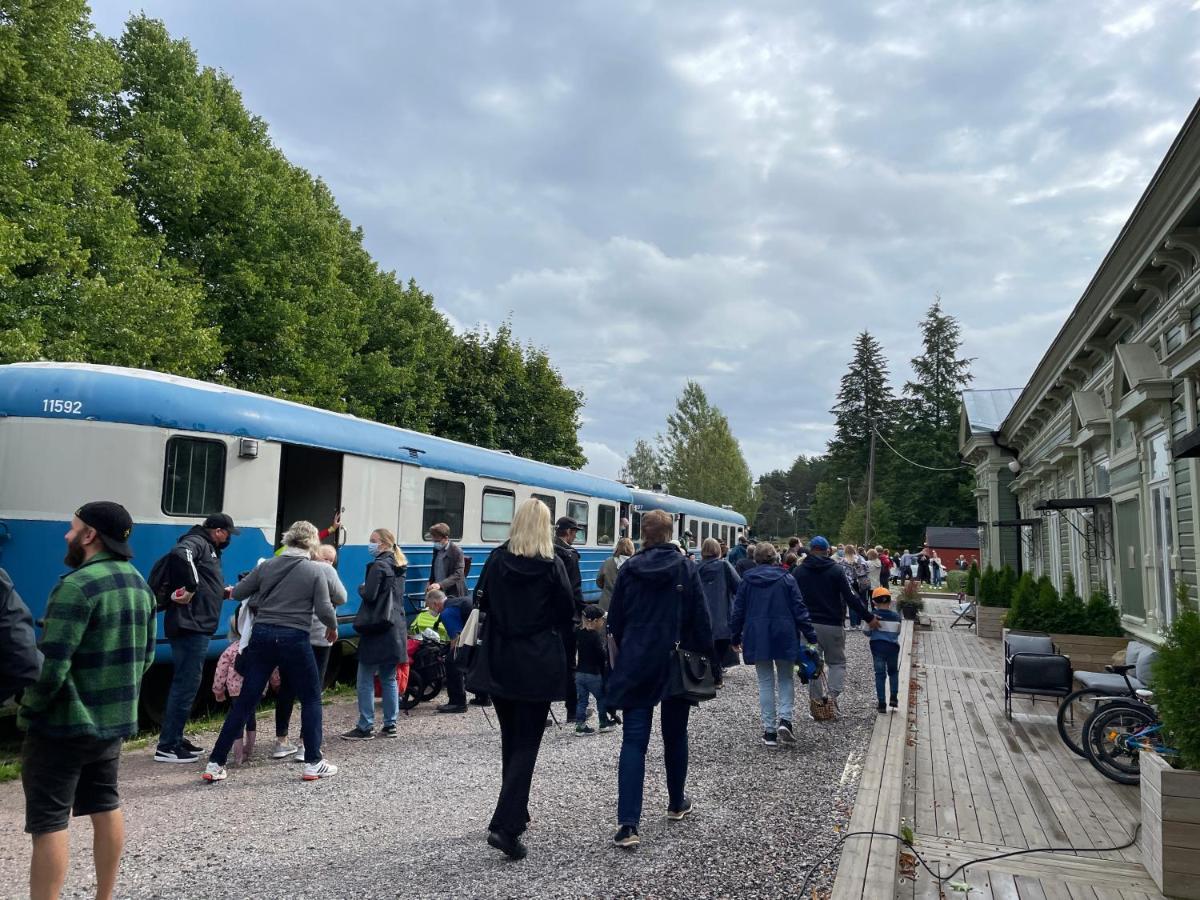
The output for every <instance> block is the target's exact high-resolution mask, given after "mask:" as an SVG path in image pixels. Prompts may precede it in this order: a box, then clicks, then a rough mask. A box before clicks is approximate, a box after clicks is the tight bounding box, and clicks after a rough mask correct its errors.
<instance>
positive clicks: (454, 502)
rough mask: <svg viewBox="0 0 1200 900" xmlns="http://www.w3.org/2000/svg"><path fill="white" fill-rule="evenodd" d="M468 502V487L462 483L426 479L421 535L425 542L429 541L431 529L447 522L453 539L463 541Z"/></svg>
mask: <svg viewBox="0 0 1200 900" xmlns="http://www.w3.org/2000/svg"><path fill="white" fill-rule="evenodd" d="M466 500H467V486H466V485H465V484H463V483H462V482H461V481H444V480H442V479H441V478H426V479H425V507H424V510H423V512H422V514H421V533H422V534H423V535H425V540H429V529H430V528H432V527H433V526H434V525H436V524H437V523H438V522H445V523H446V524H447V525H448V526H450V537H451V539H452V540H456V541H461V540H462V536H463V508H464V506H465V505H466Z"/></svg>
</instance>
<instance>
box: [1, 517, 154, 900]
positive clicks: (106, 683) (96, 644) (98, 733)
mask: <svg viewBox="0 0 1200 900" xmlns="http://www.w3.org/2000/svg"><path fill="white" fill-rule="evenodd" d="M132 530H133V520H132V519H131V518H130V517H129V513H128V512H126V511H125V508H124V507H123V506H121V505H120V504H119V503H112V502H109V501H100V502H96V503H86V504H84V505H83V506H81V507H80V508H79V509H78V510H77V511H76V513H75V516H74V518H73V519H72V520H71V530H70V531H68V532H67V534H66V540H67V555H66V560H65V561H66V564H67V565H68V566H69V567H70V568H71V570H72V571H71V572H69V573H67V574H66V575H64V576H63V577H62V578H61V579H60V580H59V582H58V584H57V586H55V588H54V591H53V592H52V593H51V594H50V602H49V604H48V605H47V607H46V617H45V620H44V622H45V626H44V629H43V631H42V643H41V650H42V653H43V655H44V656H45V661H44V663H43V664H42V671H41V675H40V677H39V678H38V680H37V681H36V682H35V683H34V684H32V685H31V686H30V687H29V688H27V689H26V691H25V695H24V697H23V698H22V701H21V710H20V714H19V717H18V723H19V724H20V726H21V727H22V728H24V729H25V730H26V732H27V733H26V735H25V742H24V744H23V746H22V748H21V784H22V786H23V787H24V789H25V831H26V832H27V833H29V834H30V835H32V836H33V860H32V863H31V864H30V868H29V895H30V896H31V897H38V898H41V897H57V896H58V895H59V893H60V892H61V891H62V886H63V882H64V881H65V880H66V877H67V863H68V850H69V842H68V838H67V823H68V822H69V820H70V817H71V813H72V811H74V814H75V815H76V816H89V817H91V820H92V831H93V838H92V853H93V856H94V857H95V867H96V896H97V897H98V898H110V897H112V893H113V888H114V887H115V885H116V881H117V869H118V868H119V866H120V862H121V851H122V849H123V847H124V842H125V823H124V819H123V817H122V814H121V803H120V798H119V796H118V794H117V770H118V765H119V763H120V759H121V742H122V740H124V739H125V738H127V737H129V736H130V735H132V734H133V733H134V732H135V731H137V707H138V690H139V687H140V685H141V681H142V676H144V675H145V674H146V670H147V669H149V668H150V664H151V663H152V662H153V661H154V643H155V630H156V628H155V620H154V595H153V594H152V593H151V592H150V589H149V588H148V587H147V586H146V582H145V581H143V580H142V576H141V575H139V574H138V572H137V570H136V569H135V568H134V567H133V566H132V565H131V564H130V562H129V560H130V559H131V558H132V556H133V553H132V551H131V550H130V549H129V543H128V541H129V534H130V532H131V531H132Z"/></svg>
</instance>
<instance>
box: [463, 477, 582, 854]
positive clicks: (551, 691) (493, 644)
mask: <svg viewBox="0 0 1200 900" xmlns="http://www.w3.org/2000/svg"><path fill="white" fill-rule="evenodd" d="M475 605H476V606H477V607H478V608H479V611H480V613H481V615H482V616H483V617H484V618H483V625H482V641H481V643H480V644H479V645H478V646H477V649H476V652H475V655H474V657H473V659H472V660H471V664H470V666H469V668H468V670H467V688H468V689H469V690H471V691H475V692H481V693H487V694H488V695H489V696H491V698H492V703H493V705H494V706H495V707H496V717H497V718H498V719H499V720H500V767H501V768H500V796H499V798H497V800H496V809H495V811H494V812H493V813H492V819H491V822H490V823H489V824H488V837H487V842H488V844H489V845H490V846H492V847H495V848H496V849H497V850H500V851H501V852H503V853H505V854H507V855H508V856H509V857H510V858H512V859H523V858H524V857H525V855H526V853H527V852H528V851H527V849H526V847H525V845H524V844H523V843H522V842H521V835H522V834H523V833H524V831H525V829H526V827H527V826H528V824H529V821H530V819H529V788H530V785H531V783H532V781H533V769H534V766H535V765H536V763H537V757H538V750H539V749H540V747H541V744H542V734H543V730H544V727H545V726H544V723H545V719H546V715H547V713H548V712H549V711H550V704H551V703H552V702H554V701H558V700H562V699H563V698H564V696H565V694H566V685H567V673H568V663H567V645H568V638H571V640H570V643H571V644H572V645H573V644H574V640H573V635H572V633H571V627H572V619H573V618H574V614H575V604H574V598H573V592H572V589H571V582H570V580H569V578H568V576H567V569H566V566H565V565H563V561H562V559H561V558H560V557H558V556H557V555H556V554H555V551H554V543H553V540H552V535H551V531H550V510H549V508H548V507H547V506H546V504H544V503H542V501H540V500H537V499H534V498H530V499H529V500H526V501H525V502H524V503H522V504H521V505H520V507H518V508H517V512H516V514H515V515H514V516H513V521H512V529H511V531H510V536H509V539H508V540H507V541H505V542H504V543H503V544H501V545H500V546H499V547H497V548H496V549H495V550H493V551H492V552H491V554H490V555H489V556H488V559H487V562H486V563H485V564H484V567H483V572H481V573H480V576H479V581H478V582H477V584H476V585H475Z"/></svg>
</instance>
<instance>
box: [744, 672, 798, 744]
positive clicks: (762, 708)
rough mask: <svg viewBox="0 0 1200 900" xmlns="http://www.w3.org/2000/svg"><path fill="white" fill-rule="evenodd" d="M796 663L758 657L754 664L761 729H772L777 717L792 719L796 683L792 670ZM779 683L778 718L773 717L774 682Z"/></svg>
mask: <svg viewBox="0 0 1200 900" xmlns="http://www.w3.org/2000/svg"><path fill="white" fill-rule="evenodd" d="M795 667H796V664H795V663H794V662H793V661H792V660H790V659H765V660H764V659H760V660H759V661H758V662H756V663H755V664H754V671H756V672H757V673H758V711H759V713H760V714H761V715H762V727H763V731H774V730H775V726H776V725H778V724H779V719H787V720H788V721H789V722H790V721H792V707H793V705H794V704H795V702H796V683H795V681H794V680H793V679H792V672H793V670H794V669H795ZM777 680H778V683H779V719H777V718H776V717H775V684H776V681H777Z"/></svg>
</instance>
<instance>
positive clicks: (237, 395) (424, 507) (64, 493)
mask: <svg viewBox="0 0 1200 900" xmlns="http://www.w3.org/2000/svg"><path fill="white" fill-rule="evenodd" d="M531 496H533V497H538V498H539V499H541V500H543V501H544V502H545V503H546V504H547V505H548V506H549V507H550V510H551V512H552V514H553V516H554V517H558V516H561V515H569V516H571V517H573V518H575V519H577V520H578V521H579V522H580V523H581V525H582V526H583V527H582V528H581V530H580V532H579V536H578V539H577V544H578V550H579V553H580V557H581V565H580V568H581V571H582V575H583V586H584V592H585V594H595V593H596V585H595V577H596V573H597V571H598V570H599V568H600V565H601V563H602V562H603V561H604V559H605V558H606V557H607V556H609V555H611V553H612V552H613V548H614V544H615V541H616V538H617V536H618V533H619V529H620V525H621V520H622V519H624V518H631V520H632V523H633V526H634V528H636V526H637V520H638V518H640V512H641V511H642V510H643V509H652V508H663V509H667V510H668V511H669V512H672V513H674V514H677V515H678V516H679V523H680V524H679V531H680V533H682V531H683V530H684V529H685V528H690V530H691V531H692V533H693V535H694V536H695V537H696V538H697V540H699V539H701V535H702V534H705V533H706V532H708V531H711V533H713V534H717V533H718V532H719V533H721V534H725V533H728V534H729V535H731V537H730V538H729V540H730V541H731V542H732V540H734V539H736V534H739V533H740V532H741V530H742V529H744V527H745V520H744V519H743V518H742V517H741V516H740V515H738V514H737V513H734V512H732V511H730V510H727V509H722V508H718V507H712V506H706V505H704V504H698V503H694V502H692V501H688V500H683V499H681V498H674V497H669V496H666V495H663V494H655V493H652V492H647V491H637V490H635V489H631V488H630V487H629V486H627V485H624V484H621V483H619V482H616V481H611V480H609V479H606V478H600V477H598V476H594V475H588V474H585V473H583V472H577V471H573V470H570V469H565V468H561V467H558V466H552V465H547V464H545V463H539V462H533V461H531V460H527V459H522V458H520V457H516V456H512V455H511V454H507V453H502V452H497V451H493V450H484V449H480V448H478V447H472V446H469V445H467V444H462V443H458V442H456V441H450V440H445V439H443V438H437V437H432V436H430V435H426V434H421V433H419V432H415V431H409V430H406V429H402V428H395V427H392V426H388V425H381V424H378V423H375V422H370V421H366V420H363V419H359V418H356V417H354V416H350V415H344V414H340V413H334V412H328V411H325V410H319V409H314V408H312V407H309V406H304V405H301V404H298V403H292V402H289V401H285V400H277V399H273V398H270V397H264V396H261V395H258V394H253V393H249V392H246V391H241V390H237V389H234V388H227V387H222V386H219V385H214V384H208V383H205V382H201V381H195V380H192V379H188V378H179V377H176V376H171V375H163V374H159V373H155V372H147V371H142V370H136V369H122V368H115V367H109V366H97V365H86V364H73V363H20V364H14V365H7V366H0V566H2V567H4V568H5V569H7V570H8V572H9V574H10V575H11V577H12V578H13V581H14V583H15V584H16V587H17V590H18V591H19V592H20V594H21V596H22V597H23V598H24V599H25V601H26V603H28V604H29V605H30V607H31V609H32V610H33V613H34V617H35V618H40V616H41V614H42V611H43V610H44V608H45V604H46V598H47V597H48V595H49V592H50V590H51V588H52V587H53V585H54V583H55V581H56V580H57V579H58V577H59V576H60V575H61V574H62V573H63V572H64V566H63V561H62V559H63V554H64V552H65V542H64V541H63V535H64V534H65V533H66V531H67V528H68V523H69V522H70V519H71V516H72V514H73V512H74V510H75V509H77V508H78V507H79V505H80V504H82V503H84V502H86V501H88V500H97V499H111V500H116V501H118V502H120V503H122V504H124V505H125V506H126V508H128V510H129V512H130V514H131V515H132V516H133V519H134V522H135V528H134V531H133V536H132V539H131V543H132V546H133V549H134V553H135V560H134V562H135V564H136V565H137V566H138V567H139V568H140V569H141V570H142V572H143V574H148V572H149V569H150V567H151V566H152V565H153V564H154V561H155V560H156V559H157V558H158V557H159V556H161V555H162V554H163V553H165V552H166V551H167V550H168V549H169V548H170V547H171V545H172V544H173V543H174V542H175V541H176V540H177V539H178V538H179V536H180V535H181V534H183V532H185V531H186V530H187V529H188V528H189V527H191V526H192V525H194V524H196V523H198V522H200V521H202V520H203V519H204V517H205V516H207V515H208V514H210V513H214V512H226V513H228V514H229V515H231V516H232V517H233V519H234V521H235V522H236V523H237V524H238V526H239V527H240V528H241V529H242V533H241V534H240V535H239V536H237V537H235V538H234V539H233V542H232V543H231V545H230V546H229V548H228V549H227V550H226V551H225V553H224V557H223V568H224V572H225V576H226V581H227V582H228V583H232V582H233V581H234V580H236V578H237V575H238V574H239V573H241V572H245V571H248V570H250V569H251V568H253V567H254V565H255V564H256V563H257V562H258V560H259V559H261V558H263V557H266V556H268V555H270V554H271V553H272V552H273V550H274V549H275V547H276V546H278V542H279V539H280V537H281V535H282V533H283V531H284V529H286V527H287V526H288V525H289V524H290V523H291V522H293V521H295V520H297V519H307V520H309V521H311V522H313V523H314V524H316V525H317V526H318V527H322V526H325V525H327V524H328V523H329V522H330V521H331V519H332V516H333V514H334V512H335V511H337V510H343V514H342V515H343V531H342V533H341V534H339V535H338V536H337V540H338V543H339V544H341V545H342V547H341V558H340V561H339V564H338V569H339V572H340V573H341V576H342V580H343V581H344V582H345V584H346V587H347V591H348V593H349V595H350V602H349V603H348V604H347V605H346V606H345V607H343V608H342V609H341V610H340V611H339V612H340V613H341V617H340V619H341V623H342V624H341V634H342V637H343V638H351V637H352V636H353V630H352V628H351V627H350V622H351V620H352V619H353V617H354V613H355V611H356V609H357V607H358V592H357V586H358V584H359V583H360V582H361V580H362V576H363V573H364V571H365V569H366V566H367V562H368V555H367V549H366V543H367V537H368V535H369V534H370V532H371V531H372V530H373V529H375V528H384V527H386V528H389V529H391V530H392V531H393V532H395V533H396V534H397V535H398V540H399V542H400V545H401V547H402V548H403V550H404V552H405V554H406V555H407V556H408V559H409V568H408V584H407V591H408V593H409V595H410V597H411V598H412V601H413V602H412V603H411V604H410V611H411V610H412V607H413V606H415V605H416V603H417V602H419V598H421V597H422V596H423V591H424V585H425V583H426V581H427V580H428V575H429V566H430V561H431V557H432V552H431V547H430V544H429V542H428V530H429V528H430V526H431V525H433V524H435V523H437V522H446V523H447V524H449V525H450V528H451V532H452V537H453V539H454V540H455V541H456V542H459V543H460V544H461V546H462V548H463V550H464V552H465V553H466V555H467V556H469V557H471V559H472V571H471V577H470V582H471V583H473V582H474V580H475V579H476V578H477V577H478V574H479V572H480V571H481V569H482V567H483V562H484V560H485V559H486V557H487V555H488V553H490V552H491V550H492V548H494V547H496V546H497V545H498V544H500V543H501V542H502V541H503V540H505V538H507V536H508V530H509V524H510V522H511V521H512V516H513V512H514V509H515V507H516V505H517V504H518V503H520V502H521V501H522V500H525V499H526V498H528V497H531ZM635 536H636V535H635ZM234 605H235V604H234V603H233V601H229V603H227V605H226V610H225V613H226V618H228V615H229V614H231V613H232V611H233V609H234ZM223 635H224V629H223V628H222V629H221V630H220V631H219V632H218V635H217V636H218V640H216V641H214V642H213V645H212V648H211V653H212V654H213V655H216V654H218V653H219V652H220V651H221V649H222V648H223V646H224V641H223V640H220V638H222V637H223ZM158 657H159V659H160V660H169V658H170V647H169V645H167V644H166V643H165V640H162V638H161V634H160V644H159V653H158Z"/></svg>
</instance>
